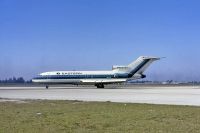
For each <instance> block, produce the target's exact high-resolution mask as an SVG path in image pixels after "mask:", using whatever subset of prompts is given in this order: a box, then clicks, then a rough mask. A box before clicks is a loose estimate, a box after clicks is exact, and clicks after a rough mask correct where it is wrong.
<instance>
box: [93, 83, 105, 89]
mask: <svg viewBox="0 0 200 133" xmlns="http://www.w3.org/2000/svg"><path fill="white" fill-rule="evenodd" d="M95 86H96V87H97V88H104V84H96V85H95Z"/></svg>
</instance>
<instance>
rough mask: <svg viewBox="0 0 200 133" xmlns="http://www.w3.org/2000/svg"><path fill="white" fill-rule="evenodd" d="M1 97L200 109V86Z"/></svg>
mask: <svg viewBox="0 0 200 133" xmlns="http://www.w3.org/2000/svg"><path fill="white" fill-rule="evenodd" d="M0 98H1V100H5V99H23V100H24V99H31V100H36V99H41V100H42V99H45V100H80V101H103V102H105V101H110V102H120V103H148V104H167V105H192V106H200V86H178V87H172V86H171V87H163V86H157V87H153V86H149V87H148V86H145V87H144V86H142V87H140V86H134V87H119V88H105V89H97V88H95V87H76V86H73V87H70V86H66V87H50V88H49V89H45V88H44V87H2V86H1V87H0Z"/></svg>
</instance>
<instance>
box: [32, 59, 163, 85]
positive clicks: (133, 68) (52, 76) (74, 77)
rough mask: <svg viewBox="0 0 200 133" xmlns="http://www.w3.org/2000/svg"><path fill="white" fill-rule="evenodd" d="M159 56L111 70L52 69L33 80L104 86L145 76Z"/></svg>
mask: <svg viewBox="0 0 200 133" xmlns="http://www.w3.org/2000/svg"><path fill="white" fill-rule="evenodd" d="M159 59H160V58H157V57H149V56H141V57H139V58H138V59H137V60H136V61H134V62H132V63H131V64H129V65H128V66H113V68H112V70H111V71H52V72H44V73H41V74H39V76H38V77H35V78H33V79H32V82H35V83H41V84H45V85H46V88H48V85H49V84H75V85H79V84H92V85H95V86H96V87H97V88H104V85H105V84H114V83H123V82H126V81H129V80H135V79H142V78H145V77H146V75H144V74H143V73H144V71H145V70H146V69H147V67H149V65H150V64H151V63H152V62H154V61H156V60H159Z"/></svg>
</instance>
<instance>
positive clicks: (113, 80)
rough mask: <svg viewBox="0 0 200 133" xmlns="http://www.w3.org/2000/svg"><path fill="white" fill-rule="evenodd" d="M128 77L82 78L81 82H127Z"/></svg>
mask: <svg viewBox="0 0 200 133" xmlns="http://www.w3.org/2000/svg"><path fill="white" fill-rule="evenodd" d="M126 81H127V79H82V80H80V82H82V83H88V84H89V83H104V84H113V83H123V82H126Z"/></svg>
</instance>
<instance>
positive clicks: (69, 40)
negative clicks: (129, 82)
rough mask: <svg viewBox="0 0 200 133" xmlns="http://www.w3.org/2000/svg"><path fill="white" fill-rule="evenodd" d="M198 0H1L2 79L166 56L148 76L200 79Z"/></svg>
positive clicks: (0, 62) (0, 41) (154, 65)
mask: <svg viewBox="0 0 200 133" xmlns="http://www.w3.org/2000/svg"><path fill="white" fill-rule="evenodd" d="M199 5H200V1H199V0H28V1H27V0H0V79H5V78H9V77H13V76H15V77H20V76H22V77H24V78H25V79H27V80H28V79H31V78H32V77H34V76H36V75H37V74H39V73H41V72H46V71H54V70H56V71H57V70H111V68H112V65H127V64H129V63H131V62H132V61H134V60H135V59H136V58H138V57H139V56H141V55H147V56H157V57H166V58H165V59H162V60H160V61H157V62H155V63H154V64H153V65H152V66H151V67H150V68H149V69H148V70H147V71H146V72H145V74H146V75H147V77H148V78H147V80H163V81H165V80H175V81H193V80H200V60H199V57H200V8H199Z"/></svg>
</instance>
